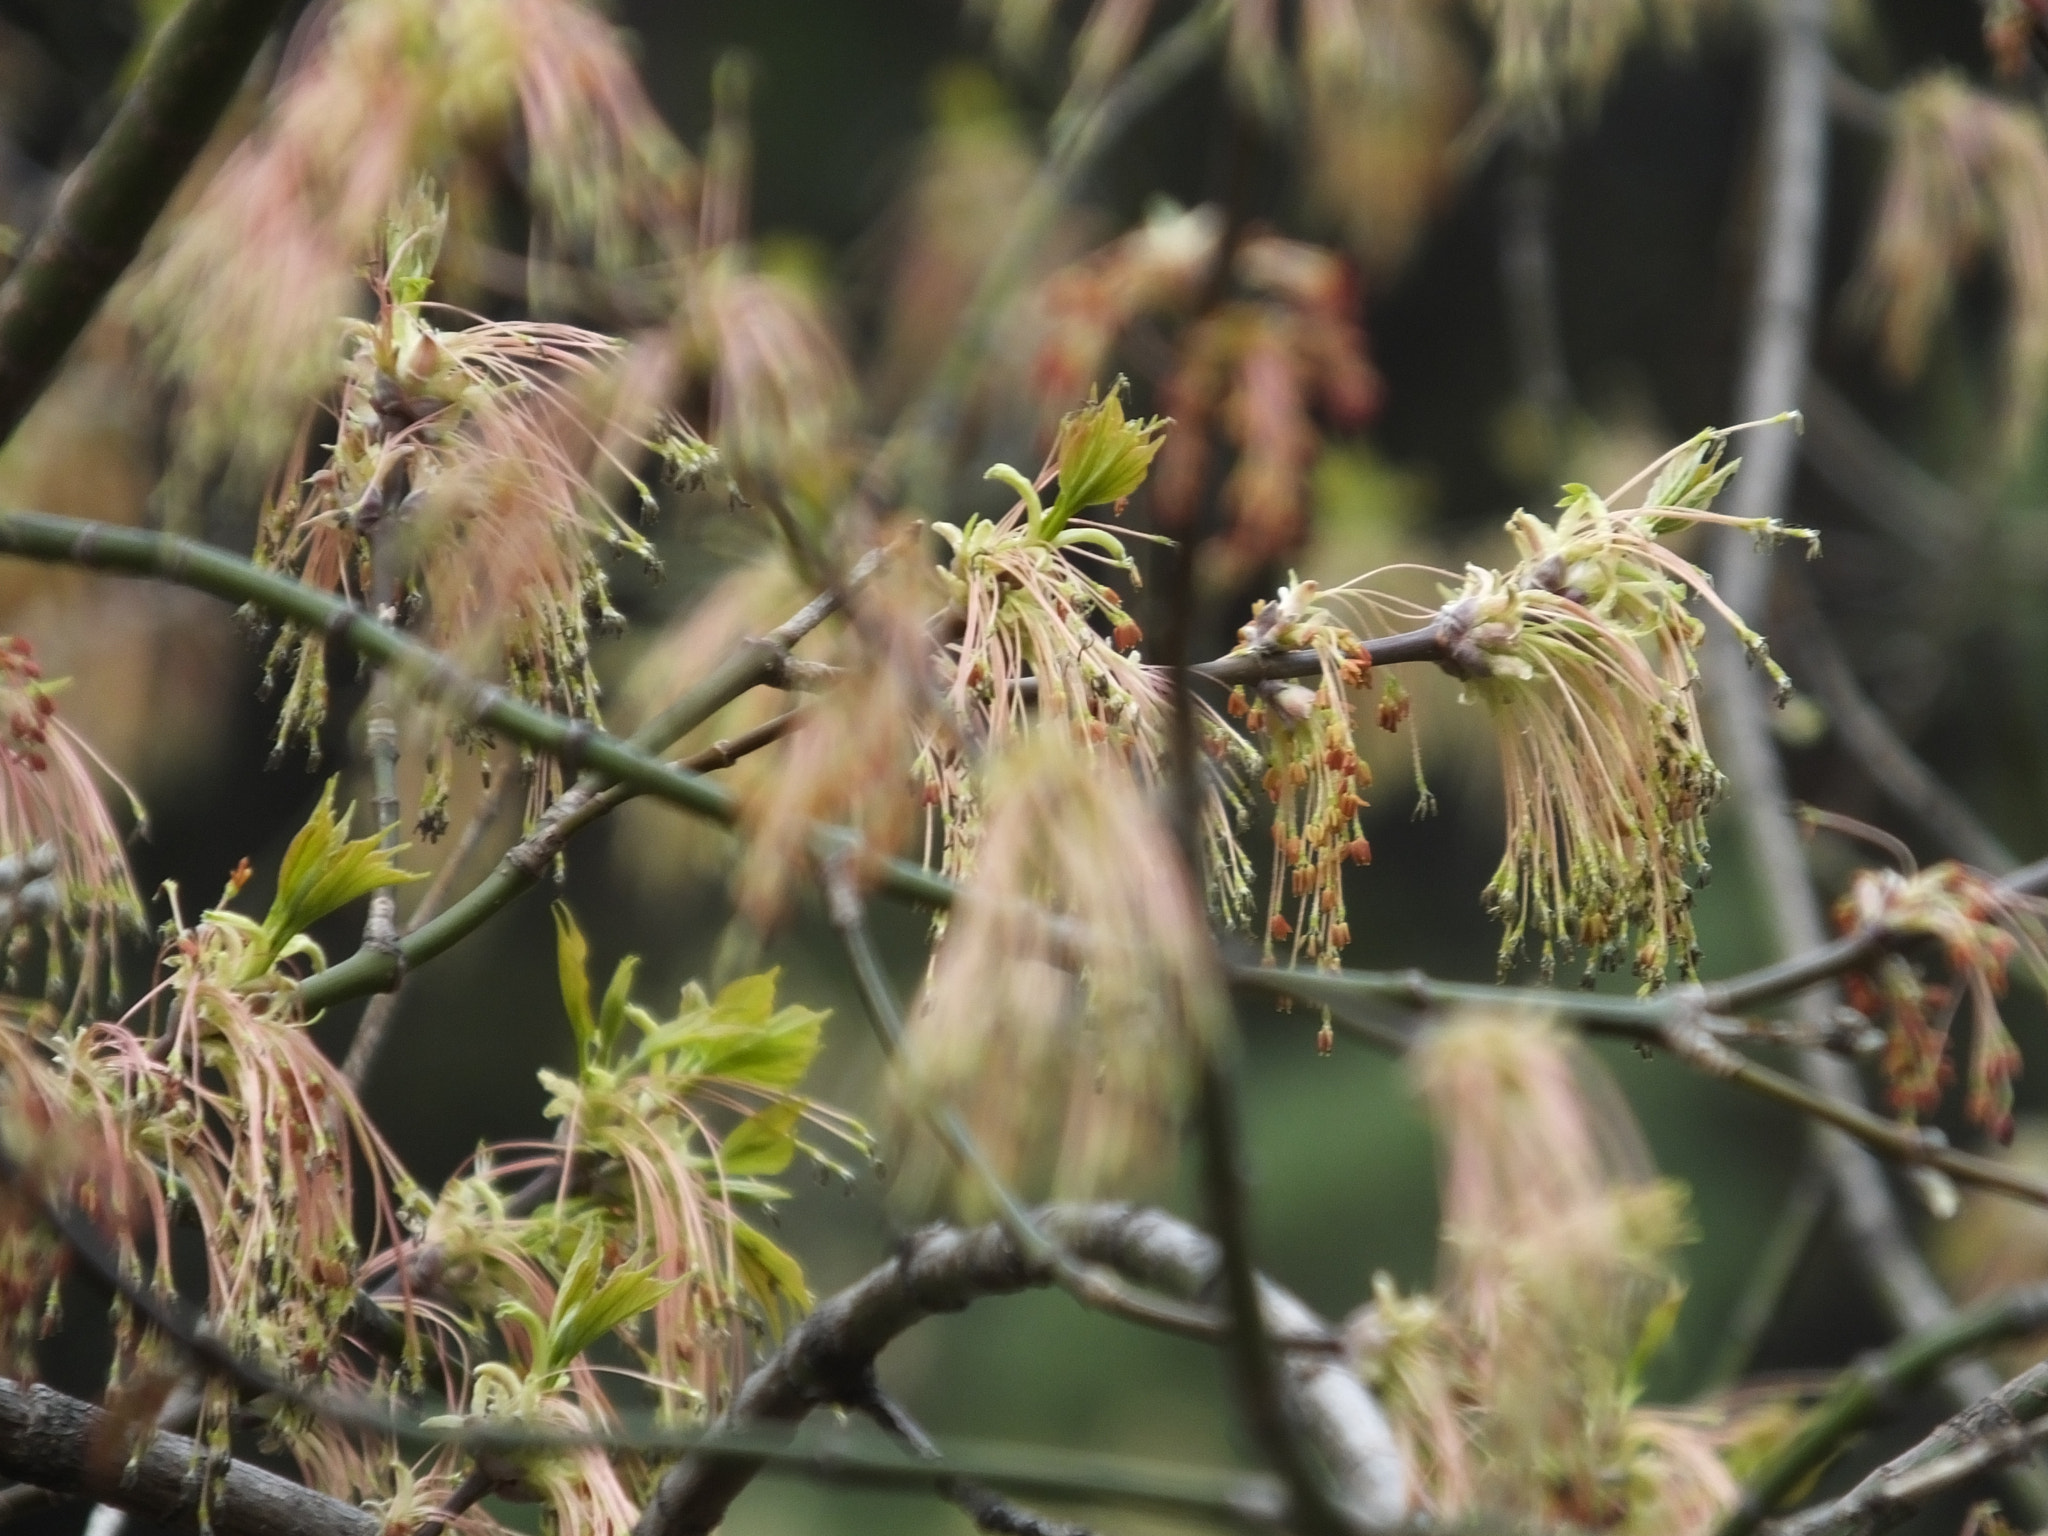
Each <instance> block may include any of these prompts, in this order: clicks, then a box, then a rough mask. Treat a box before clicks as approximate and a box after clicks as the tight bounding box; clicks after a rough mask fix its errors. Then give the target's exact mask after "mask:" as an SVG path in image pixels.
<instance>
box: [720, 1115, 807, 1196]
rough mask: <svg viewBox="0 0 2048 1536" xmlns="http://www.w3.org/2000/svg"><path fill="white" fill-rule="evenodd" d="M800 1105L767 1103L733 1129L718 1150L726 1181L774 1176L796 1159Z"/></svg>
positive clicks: (801, 1117) (800, 1117)
mask: <svg viewBox="0 0 2048 1536" xmlns="http://www.w3.org/2000/svg"><path fill="white" fill-rule="evenodd" d="M802 1119H803V1106H802V1105H801V1104H799V1103H797V1102H796V1101H795V1100H794V1099H788V1100H785V1101H783V1102H782V1103H780V1104H770V1105H769V1106H768V1107H767V1108H766V1109H763V1110H760V1111H758V1112H756V1113H754V1114H751V1115H749V1116H747V1118H746V1119H744V1120H742V1121H741V1122H740V1123H739V1124H738V1125H736V1126H734V1127H733V1129H732V1134H731V1135H730V1136H728V1137H726V1138H725V1141H724V1144H723V1145H721V1146H720V1148H719V1151H718V1166H719V1167H720V1168H721V1169H722V1170H724V1172H725V1175H726V1177H727V1178H734V1179H737V1178H745V1177H750V1176H753V1175H759V1174H777V1173H780V1172H782V1170H783V1169H785V1168H787V1167H788V1166H789V1165H790V1163H791V1161H792V1160H793V1159H794V1158H795V1157H796V1128H797V1124H798V1122H799V1121H801V1120H802Z"/></svg>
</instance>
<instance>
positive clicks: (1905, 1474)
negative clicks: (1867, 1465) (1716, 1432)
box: [1778, 1419, 2048, 1536]
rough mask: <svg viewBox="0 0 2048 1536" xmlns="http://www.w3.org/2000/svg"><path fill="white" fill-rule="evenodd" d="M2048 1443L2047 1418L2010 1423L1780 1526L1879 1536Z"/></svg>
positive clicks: (1799, 1533)
mask: <svg viewBox="0 0 2048 1536" xmlns="http://www.w3.org/2000/svg"><path fill="white" fill-rule="evenodd" d="M2044 1444H2048V1419H2034V1420H2032V1421H2031V1422H2028V1423H2022V1424H2008V1425H2005V1426H2004V1427H2002V1428H1999V1429H1994V1430H1991V1431H1989V1432H1988V1433H1986V1434H1984V1435H1982V1436H1980V1437H1979V1438H1977V1439H1975V1440H1971V1441H1970V1442H1968V1443H1967V1444H1965V1445H1963V1446H1961V1447H1960V1448H1958V1449H1956V1450H1953V1451H1950V1452H1948V1453H1947V1454H1946V1455H1943V1456H1937V1457H1936V1458H1934V1459H1933V1460H1932V1461H1924V1462H1919V1463H1916V1464H1915V1465H1913V1466H1910V1467H1902V1468H1899V1469H1898V1470H1896V1471H1894V1470H1891V1469H1890V1468H1889V1467H1887V1468H1885V1469H1882V1470H1881V1472H1880V1473H1876V1474H1873V1475H1872V1476H1871V1477H1870V1478H1869V1479H1866V1480H1865V1481H1864V1482H1862V1483H1859V1484H1858V1485H1857V1486H1856V1487H1855V1488H1854V1489H1852V1490H1850V1491H1849V1492H1848V1493H1846V1494H1844V1495H1843V1496H1842V1497H1841V1498H1840V1499H1838V1500H1836V1501H1835V1502H1834V1503H1833V1504H1825V1505H1822V1506H1821V1507H1820V1508H1818V1509H1812V1510H1807V1511H1805V1512H1804V1513H1802V1514H1799V1515H1796V1516H1794V1517H1793V1518H1791V1519H1788V1520H1783V1521H1780V1522H1779V1524H1778V1529H1779V1530H1780V1531H1781V1532H1783V1533H1784V1536H1876V1533H1877V1532H1879V1531H1885V1530H1889V1529H1891V1527H1893V1526H1895V1525H1899V1524H1902V1523H1903V1522H1904V1521H1906V1520H1908V1519H1910V1518H1912V1516H1913V1515H1914V1514H1916V1513H1917V1512H1918V1511H1919V1508H1920V1506H1921V1505H1922V1504H1925V1503H1926V1502H1927V1501H1928V1500H1929V1499H1931V1498H1933V1497H1934V1496H1935V1495H1936V1494H1940V1493H1946V1492H1947V1491H1948V1490H1949V1489H1951V1488H1953V1487H1955V1486H1956V1484H1958V1483H1960V1482H1963V1481H1965V1480H1967V1479H1969V1478H1972V1477H1975V1476H1976V1475H1977V1474H1978V1473H1980V1472H1986V1471H1989V1470H1990V1469H1991V1468H1993V1467H1997V1466H2001V1465H2003V1464H2004V1463H2005V1462H2008V1461H2011V1460H2013V1459H2014V1458H2015V1457H2018V1456H2026V1455H2030V1454H2032V1453H2033V1452H2035V1451H2038V1450H2040V1449H2041V1448H2042V1446H2043V1445H2044Z"/></svg>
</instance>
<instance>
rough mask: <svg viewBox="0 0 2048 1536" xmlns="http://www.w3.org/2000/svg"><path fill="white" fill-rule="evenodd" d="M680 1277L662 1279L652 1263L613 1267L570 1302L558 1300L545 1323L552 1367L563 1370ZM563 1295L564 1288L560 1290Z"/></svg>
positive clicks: (662, 1293)
mask: <svg viewBox="0 0 2048 1536" xmlns="http://www.w3.org/2000/svg"><path fill="white" fill-rule="evenodd" d="M680 1284H682V1282H681V1281H680V1280H663V1279H661V1278H660V1277H659V1276H657V1275H656V1274H655V1273H654V1269H653V1267H652V1266H647V1267H644V1268H640V1269H615V1270H613V1271H612V1272H611V1274H609V1275H607V1276H606V1277H605V1280H604V1283H603V1284H601V1285H598V1286H596V1287H594V1288H586V1291H585V1294H583V1295H581V1296H579V1297H578V1298H577V1299H576V1300H575V1301H574V1302H573V1303H571V1304H566V1305H565V1304H564V1302H563V1301H562V1300H558V1301H557V1303H556V1307H555V1316H554V1320H553V1322H551V1323H550V1324H549V1325H548V1357H549V1360H550V1362H551V1364H552V1366H553V1368H554V1369H555V1370H564V1369H566V1368H567V1367H568V1366H569V1365H570V1364H571V1362H573V1361H574V1360H575V1359H576V1357H577V1356H579V1355H581V1354H582V1353H583V1352H584V1351H585V1350H587V1349H589V1348H590V1347H591V1346H592V1345H594V1344H596V1343H597V1342H598V1341H599V1340H600V1339H602V1338H603V1337H604V1336H605V1335H606V1334H608V1333H611V1332H612V1331H613V1330H614V1329H618V1328H623V1327H624V1326H625V1325H626V1324H627V1323H629V1322H631V1321H632V1320H633V1319H634V1318H636V1317H638V1316H639V1315H640V1314H641V1313H643V1312H645V1311H647V1310H648V1309H649V1308H650V1307H652V1306H654V1305H655V1304H656V1303H658V1302H659V1301H660V1300H661V1299H662V1298H663V1297H664V1296H666V1295H668V1293H669V1292H671V1291H673V1290H674V1289H675V1288H676V1287H677V1286H678V1285H680ZM563 1296H564V1298H566V1296H567V1291H566V1288H565V1290H564V1293H563Z"/></svg>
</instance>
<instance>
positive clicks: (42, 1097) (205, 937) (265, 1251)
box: [0, 784, 411, 1442]
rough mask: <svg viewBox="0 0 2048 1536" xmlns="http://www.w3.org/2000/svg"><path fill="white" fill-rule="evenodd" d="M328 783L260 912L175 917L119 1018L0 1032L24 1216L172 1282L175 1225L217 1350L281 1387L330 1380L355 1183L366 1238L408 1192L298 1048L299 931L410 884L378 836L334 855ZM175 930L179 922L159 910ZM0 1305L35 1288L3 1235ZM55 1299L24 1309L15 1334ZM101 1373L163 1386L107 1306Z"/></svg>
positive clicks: (1, 1088)
mask: <svg viewBox="0 0 2048 1536" xmlns="http://www.w3.org/2000/svg"><path fill="white" fill-rule="evenodd" d="M332 795H333V786H332V784H330V785H329V786H328V789H327V792H326V794H325V795H324V796H323V798H322V801H321V803H320V805H319V807H318V808H316V810H315V812H314V815H313V817H312V819H311V820H310V821H309V822H308V823H307V825H306V827H305V828H304V829H303V830H302V831H301V832H300V833H299V835H298V836H297V837H296V838H295V839H294V840H293V842H292V844H291V846H290V848H289V849H288V850H287V851H286V855H285V859H284V863H283V866H282V868H281V869H280V872H279V879H278V889H277V894H276V897H275V899H274V900H273V901H272V903H271V907H270V910H269V912H268V913H267V914H266V915H265V917H264V918H263V919H262V920H261V921H258V920H256V919H254V918H250V917H246V916H243V915H241V914H238V913H235V912H233V911H231V910H228V908H227V903H228V902H229V901H231V900H232V899H233V897H234V896H235V895H236V894H237V893H238V892H239V890H240V889H241V886H242V884H243V883H244V882H245V880H246V878H247V868H246V865H244V867H243V868H242V869H240V870H238V871H237V873H236V875H235V877H234V878H233V879H231V880H230V882H229V885H228V888H227V892H226V894H225V896H224V898H223V902H222V906H221V907H220V908H218V909H216V910H212V911H209V912H207V913H206V914H205V915H204V917H203V918H202V919H201V920H200V921H199V922H197V923H196V924H193V925H192V926H190V927H186V926H184V924H183V920H182V918H179V919H178V922H177V925H176V926H175V928H174V929H173V931H172V933H171V936H170V939H169V942H168V944H167V945H166V948H165V950H164V955H163V970H164V975H163V979H162V981H161V982H160V983H159V984H158V986H157V987H156V988H154V989H153V990H152V992H151V993H150V995H149V996H148V997H146V998H144V999H143V1000H142V1002H141V1003H140V1004H138V1005H137V1007H136V1008H135V1009H133V1010H132V1011H131V1012H130V1013H129V1014H128V1015H127V1016H126V1017H124V1018H122V1019H119V1020H114V1021H101V1022H95V1023H90V1024H83V1025H76V1024H72V1023H70V1022H62V1023H57V1022H53V1021H50V1020H48V1019H47V1018H46V1019H43V1020H41V1021H36V1020H32V1019H19V1018H15V1017H11V1016H10V1017H7V1018H5V1019H4V1020H0V1036H4V1044H0V1098H4V1101H5V1109H6V1112H5V1120H6V1123H7V1125H8V1127H9V1132H8V1134H9V1135H10V1137H12V1136H13V1135H14V1134H15V1133H16V1132H19V1133H21V1134H25V1135H33V1136H34V1137H35V1141H36V1146H35V1147H34V1148H33V1149H32V1151H31V1152H30V1153H29V1155H27V1156H24V1155H23V1149H22V1148H21V1147H12V1146H11V1147H10V1152H11V1154H12V1155H13V1156H14V1157H15V1158H16V1160H17V1162H20V1163H22V1164H23V1165H24V1166H25V1168H26V1169H27V1171H28V1175H29V1176H30V1177H32V1178H34V1179H35V1180H36V1188H37V1192H38V1196H39V1198H42V1199H52V1200H58V1201H62V1202H64V1203H65V1204H68V1205H71V1206H74V1207H76V1208H78V1209H80V1210H82V1211H83V1212H85V1213H87V1214H89V1215H90V1216H91V1217H93V1218H94V1219H96V1220H97V1221H98V1222H99V1223H100V1224H101V1225H102V1226H104V1227H105V1228H106V1229H107V1230H108V1235H109V1237H110V1240H111V1241H112V1243H113V1246H114V1249H115V1251H116V1252H117V1253H118V1255H119V1256H120V1258H121V1260H122V1262H123V1263H124V1264H125V1265H127V1266H129V1267H130V1269H131V1271H132V1272H135V1273H142V1272H143V1265H144V1262H145V1259H144V1255H145V1254H147V1255H148V1256H149V1257H148V1263H149V1264H150V1265H151V1266H152V1269H151V1271H150V1272H151V1273H152V1274H153V1275H154V1277H155V1280H156V1282H157V1283H159V1284H164V1285H168V1284H169V1283H170V1264H171V1258H172V1249H171V1232H172V1227H173V1217H174V1215H176V1216H177V1217H178V1219H179V1220H181V1221H182V1220H189V1221H190V1222H191V1224H192V1225H193V1226H194V1227H195V1228H196V1229H197V1231H198V1233H199V1234H200V1236H201V1238H202V1244H201V1247H202V1250H203V1252H204V1254H205V1259H206V1266H207V1270H206V1272H207V1290H206V1294H207V1316H208V1318H209V1320H210V1323H211V1326H212V1327H214V1328H215V1329H217V1330H218V1334H219V1337H220V1338H221V1339H222V1341H223V1342H224V1343H225V1344H226V1345H228V1346H229V1347H230V1348H232V1349H234V1350H236V1351H237V1352H238V1353H241V1354H243V1355H245V1356H247V1357H248V1358H250V1359H252V1360H255V1361H257V1362H259V1363H260V1364H261V1365H262V1366H263V1368H265V1369H267V1370H271V1371H274V1372H276V1373H277V1374H279V1375H281V1376H284V1377H287V1378H291V1379H296V1380H320V1379H325V1378H326V1377H327V1376H328V1374H329V1372H330V1371H331V1370H332V1369H334V1368H336V1367H337V1365H338V1364H339V1362H338V1360H337V1354H336V1352H337V1348H338V1345H339V1343H340V1340H341V1333H342V1327H343V1323H344V1320H345V1319H346V1317H347V1316H348V1314H349V1312H350V1309H351V1307H352V1306H353V1304H354V1297H355V1272H356V1267H357V1264H358V1263H359V1262H360V1260H361V1258H362V1254H363V1249H362V1247H361V1246H360V1244H359V1242H358V1238H357V1224H358V1220H359V1216H360V1214H361V1213H360V1212H359V1211H358V1209H357V1201H358V1198H359V1181H360V1180H361V1178H362V1176H363V1174H364V1173H367V1176H368V1181H369V1185H370V1189H369V1192H368V1193H369V1198H368V1200H367V1201H366V1202H365V1204H366V1205H367V1207H368V1209H369V1210H370V1211H371V1212H372V1213H373V1221H374V1223H375V1226H376V1230H377V1231H378V1232H380V1233H381V1234H383V1235H385V1236H391V1235H394V1233H395V1211H394V1197H395V1196H400V1195H402V1194H403V1192H404V1190H405V1189H406V1187H407V1186H406V1183H405V1180H404V1176H403V1174H402V1173H401V1172H400V1171H399V1169H398V1167H397V1165H396V1163H395V1162H394V1161H393V1160H392V1159H391V1157H390V1154H389V1153H388V1151H387V1150H386V1149H385V1147H384V1146H383V1144H382V1142H381V1140H380V1139H379V1138H378V1136H377V1134H376V1132H375V1131H374V1129H373V1128H372V1127H371V1126H370V1125H369V1123H368V1121H367V1120H366V1119H365V1117H364V1115H363V1113H362V1110H361V1108H360V1106H359V1105H358V1104H357V1103H356V1101H355V1098H354V1096H353V1093H352V1092H351V1090H350V1088H349V1085H348V1083H347V1081H346V1079H345V1078H343V1076H342V1074H341V1072H340V1071H339V1069H338V1068H336V1067H335V1066H334V1064H333V1063H332V1062H330V1061H329V1060H328V1058H327V1057H326V1056H325V1055H324V1054H322V1052H321V1051H320V1050H319V1048H318V1047H317V1046H316V1045H314V1043H313V1041H312V1039H311V1038H310V1036H309V1035H308V1033H307V1031H306V1028H305V1022H304V1020H303V1019H302V1018H301V1017H300V1016H299V1013H298V1010H297V1008H296V1006H295V1004H294V1002H293V993H294V979H293V978H294V973H295V970H296V968H297V967H298V966H300V965H303V964H306V963H310V964H312V965H315V966H318V965H319V964H321V963H322V961H321V956H320V951H319V949H318V946H317V945H315V944H314V943H313V941H312V940H311V939H309V938H308V937H307V936H306V933H305V930H306V929H307V928H308V927H309V926H311V925H312V924H313V923H315V922H318V921H319V920H320V919H321V918H323V917H325V916H327V915H328V914H329V913H331V912H333V911H335V910H337V909H338V908H339V907H341V906H342V905H344V904H346V903H348V902H350V901H353V900H356V899H358V898H360V897H361V896H362V895H363V894H365V893H366V892H367V891H369V890H370V889H372V888H374V887H378V886H386V885H390V884H394V883H397V882H399V881H402V880H405V879H408V878H411V877H409V876H408V875H406V874H405V873H404V872H403V871H402V870H400V869H398V868H397V867H396V866H395V865H393V864H392V863H391V862H390V858H389V856H388V855H387V854H386V853H385V852H384V851H382V850H381V849H380V848H379V847H378V839H377V838H375V837H371V838H366V839H363V840H360V841H357V842H349V841H348V840H347V839H346V836H345V832H344V827H345V824H346V817H347V813H346V812H344V813H342V814H341V815H339V816H336V815H334V814H333V811H332ZM174 916H175V912H174ZM0 1252H4V1253H5V1255H6V1274H5V1276H4V1278H0V1290H5V1291H7V1292H8V1293H10V1294H11V1295H16V1296H17V1298H19V1297H20V1296H21V1294H22V1293H23V1292H24V1290H25V1284H24V1282H25V1281H26V1282H30V1283H32V1282H33V1279H34V1274H35V1263H34V1256H33V1253H32V1251H31V1252H23V1251H21V1249H20V1248H19V1246H18V1245H17V1244H16V1243H15V1242H14V1241H11V1240H9V1239H5V1238H0ZM53 1300H54V1294H52V1295H49V1296H35V1297H33V1298H32V1302H33V1304H32V1305H30V1306H29V1309H28V1311H27V1312H26V1313H25V1314H22V1315H21V1316H22V1318H23V1320H22V1321H21V1322H20V1324H19V1326H20V1328H21V1329H22V1331H23V1335H24V1336H25V1335H26V1333H28V1332H29V1331H31V1330H32V1329H33V1326H34V1323H35V1321H36V1320H37V1319H39V1318H41V1317H42V1316H43V1312H44V1307H45V1306H46V1305H47V1304H48V1303H50V1302H52V1301H53ZM115 1321H116V1324H117V1330H116V1345H117V1358H116V1374H117V1377H120V1378H122V1379H123V1380H125V1382H126V1383H127V1385H128V1386H129V1387H131V1388H133V1389H135V1390H138V1391H143V1392H145V1393H146V1391H147V1390H148V1387H149V1383H150V1382H151V1381H153V1380H159V1379H160V1380H161V1382H162V1384H163V1385H164V1386H165V1387H166V1388H167V1387H168V1384H169V1382H170V1381H171V1380H173V1379H174V1377H175V1372H170V1373H168V1374H167V1373H166V1366H167V1364H168V1362H167V1360H166V1359H165V1358H164V1350H163V1347H162V1341H160V1340H154V1339H153V1338H151V1337H150V1336H148V1335H147V1333H146V1331H145V1330H144V1329H143V1328H142V1327H141V1325H140V1322H139V1320H138V1319H137V1318H135V1317H134V1316H132V1315H131V1314H130V1313H128V1311H127V1310H126V1309H125V1308H123V1307H117V1308H116V1309H115ZM232 1406H233V1397H232V1393H231V1391H229V1390H227V1389H225V1388H220V1389H215V1390H211V1391H209V1393H208V1396H207V1399H206V1404H205V1412H204V1414H203V1416H202V1431H201V1432H202V1436H204V1437H208V1438H215V1439H216V1440H217V1442H224V1437H225V1434H226V1426H227V1414H228V1411H229V1410H230V1409H231V1408H232Z"/></svg>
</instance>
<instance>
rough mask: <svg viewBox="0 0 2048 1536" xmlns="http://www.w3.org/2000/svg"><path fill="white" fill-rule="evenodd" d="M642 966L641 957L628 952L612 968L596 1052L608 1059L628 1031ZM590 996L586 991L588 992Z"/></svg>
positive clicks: (600, 1011) (599, 1018) (600, 1013)
mask: <svg viewBox="0 0 2048 1536" xmlns="http://www.w3.org/2000/svg"><path fill="white" fill-rule="evenodd" d="M639 969H640V957H639V956H638V955H628V956H626V958H625V959H623V960H621V961H620V962H619V965H618V969H617V970H615V971H613V972H612V981H611V985H610V986H608V987H606V988H605V989H604V1001H603V1002H602V1003H601V1004H599V1005H598V1010H597V1054H598V1056H599V1058H600V1059H609V1058H610V1057H611V1055H612V1053H613V1052H614V1051H616V1050H617V1049H618V1044H619V1036H621V1035H622V1034H624V1033H625V1031H626V1018H627V1013H628V1010H629V1009H630V1008H631V1007H632V1004H633V977H634V975H635V974H636V973H637V972H638V971H639ZM586 998H587V994H586Z"/></svg>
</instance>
